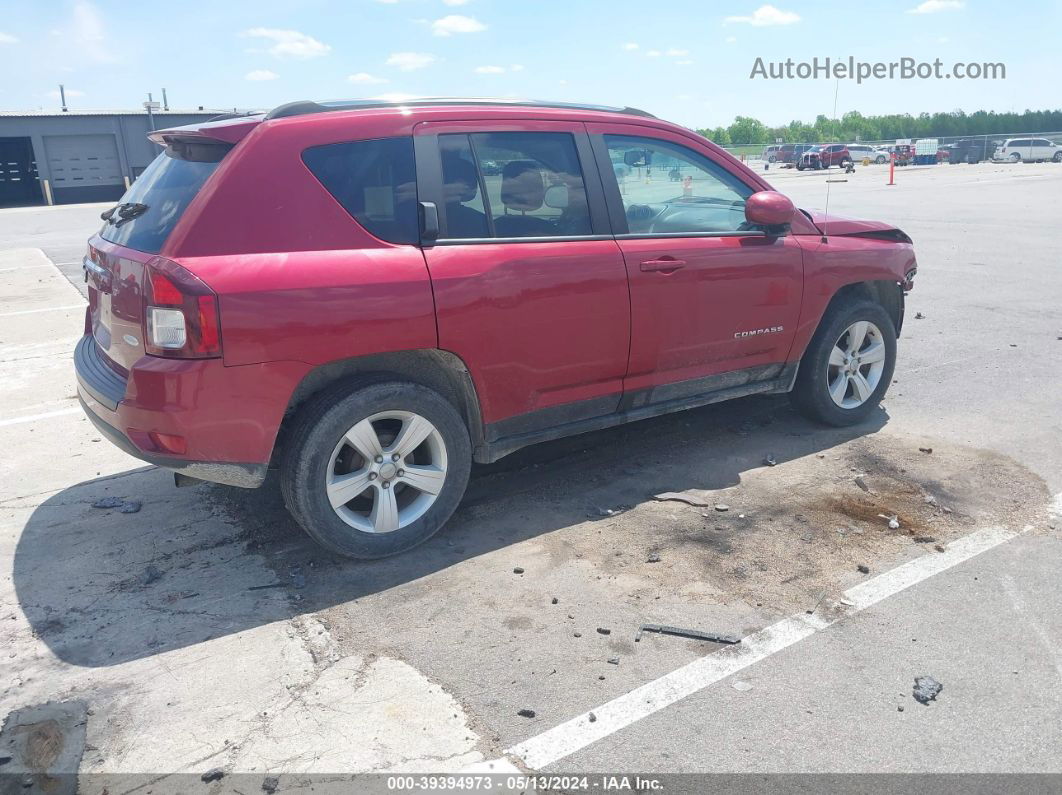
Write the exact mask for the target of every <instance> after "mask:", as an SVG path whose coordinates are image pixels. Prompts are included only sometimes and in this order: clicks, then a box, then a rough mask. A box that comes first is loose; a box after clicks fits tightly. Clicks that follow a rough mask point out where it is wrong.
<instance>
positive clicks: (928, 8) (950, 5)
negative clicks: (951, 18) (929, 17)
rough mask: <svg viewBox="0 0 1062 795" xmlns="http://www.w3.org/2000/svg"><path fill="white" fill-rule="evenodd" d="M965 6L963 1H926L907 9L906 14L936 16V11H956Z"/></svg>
mask: <svg viewBox="0 0 1062 795" xmlns="http://www.w3.org/2000/svg"><path fill="white" fill-rule="evenodd" d="M965 5H966V3H964V2H963V0H926V1H925V2H924V3H922V4H921V5H918V6H915V7H914V8H909V9H907V13H908V14H936V13H937V12H938V11H958V10H959V9H960V8H962V7H963V6H965Z"/></svg>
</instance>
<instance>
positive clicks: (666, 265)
mask: <svg viewBox="0 0 1062 795" xmlns="http://www.w3.org/2000/svg"><path fill="white" fill-rule="evenodd" d="M685 265H686V260H684V259H675V258H674V257H661V258H660V259H651V260H646V261H645V262H643V263H642V264H641V266H640V267H641V269H642V270H643V271H677V270H678V269H679V268H682V267H685Z"/></svg>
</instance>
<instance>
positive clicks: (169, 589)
mask: <svg viewBox="0 0 1062 795" xmlns="http://www.w3.org/2000/svg"><path fill="white" fill-rule="evenodd" d="M767 176H768V179H769V180H770V181H772V183H773V184H774V185H775V186H776V187H777V188H778V189H779V190H781V191H783V192H785V193H787V194H788V195H790V196H791V197H792V198H793V199H794V201H795V202H796V203H797V204H798V206H803V207H808V208H812V207H815V208H823V207H824V206H825V205H826V202H827V190H828V191H829V199H828V201H829V210H830V212H832V213H838V214H841V215H849V216H854V217H866V218H875V219H883V220H888V221H892V222H895V223H897V224H898V225H899V226H900V227H901V228H902V229H904V230H905V231H906V232H908V233H909V234H910V235H911V237H912V238H914V240H915V244H916V250H917V253H918V258H919V264H920V271H919V274H918V277H917V279H916V281H915V290H914V291H913V292H912V294H911V295H910V297H909V299H908V305H907V320H906V322H905V327H904V331H903V335H902V338H901V340H900V354H899V362H898V365H897V369H896V376H895V378H896V383H894V384H893V386H892V389H891V391H890V393H889V394H888V395H887V396H886V400H885V403H884V406H883V408H882V410H881V411H880V412H878V413H877V414H876V415H874V417H873V418H872V420H871V421H870V422H869V423H868V424H867V425H865V426H861V427H858V428H850V429H843V430H837V429H823V428H820V427H817V426H814V425H812V424H810V423H808V422H806V421H805V420H803V419H801V418H799V417H798V416H797V415H796V414H795V413H794V412H793V411H791V410H790V408H789V406H788V404H787V401H786V400H785V398H784V397H781V398H780V397H755V398H748V399H743V400H739V401H734V402H731V403H728V404H722V405H716V406H709V407H706V408H703V409H698V410H694V411H690V412H685V413H682V414H677V415H672V416H669V417H663V418H659V419H656V420H650V421H645V422H642V423H639V424H636V425H632V426H628V427H626V428H619V429H613V430H610V431H605V432H600V433H594V434H589V435H586V436H581V437H577V438H574V439H569V440H564V441H562V442H557V443H552V444H549V445H542V446H539V447H536V448H531V449H528V450H524V451H521V452H519V453H517V454H514V455H513V456H510V457H509V458H506V459H503V460H502V461H500V462H498V463H497V464H494V465H491V466H489V467H480V468H478V470H477V471H476V472H475V473H474V477H473V482H472V484H471V486H470V489H469V492H468V495H467V497H466V499H465V502H464V504H463V505H462V507H461V508H460V509H459V510H458V512H457V514H456V515H455V517H454V518H453V520H451V522H450V524H449V526H448V527H447V528H446V529H445V530H444V531H443V532H442V533H440V534H439V535H438V536H436V538H434V539H433V540H432V541H431V542H429V543H428V544H426V545H424V546H423V547H420V548H418V549H416V550H414V551H413V552H411V553H407V554H406V555H403V556H400V557H397V558H392V559H389V560H385V561H379V562H374V563H351V562H348V561H343V560H340V559H337V558H334V557H331V556H330V555H328V554H327V553H324V552H323V551H321V550H320V549H319V548H317V547H315V546H314V545H313V544H312V543H311V542H310V541H309V540H308V539H307V538H305V537H304V536H303V535H302V534H301V532H300V531H299V530H298V528H297V527H296V526H295V525H294V523H293V522H292V520H291V519H290V518H289V517H288V516H287V514H286V513H285V512H284V510H283V507H282V505H281V503H280V500H279V496H278V493H277V490H276V489H275V488H272V487H267V488H264V489H261V490H258V491H242V490H239V489H230V488H225V487H220V486H208V485H204V486H199V487H196V488H189V489H180V490H178V489H175V488H174V487H173V482H172V477H171V476H170V475H169V474H168V473H166V472H164V471H161V470H158V469H155V468H152V467H147V466H144V465H142V464H141V463H140V462H138V461H136V460H134V459H132V458H130V457H128V456H126V455H125V454H123V453H121V452H120V451H118V450H117V449H115V448H113V447H112V446H111V445H109V444H108V443H106V441H101V440H100V438H99V436H98V434H96V433H95V431H94V429H93V428H92V426H91V425H90V424H89V423H88V422H87V421H86V420H85V419H84V418H83V417H82V415H81V413H80V409H78V408H77V402H76V398H75V390H74V378H73V372H72V365H71V352H72V349H73V344H74V342H75V340H76V339H77V338H78V337H79V336H80V334H81V328H82V315H83V308H82V307H83V303H84V299H83V297H82V296H81V294H80V293H79V290H80V289H81V281H80V275H81V274H80V256H81V250H82V247H83V243H84V240H85V238H87V237H88V236H89V235H90V234H91V233H92V231H93V230H94V229H95V227H96V225H97V224H98V220H97V216H98V213H99V212H100V210H101V209H102V207H101V206H94V205H81V206H70V207H55V208H40V209H18V210H0V285H2V288H3V295H4V299H3V302H2V308H0V368H2V374H3V377H2V378H0V395H2V396H3V400H2V401H0V447H2V449H3V451H4V453H3V460H2V463H0V649H2V652H0V653H2V654H3V655H4V658H5V659H4V660H3V663H2V669H3V671H4V673H5V675H4V676H3V677H2V679H0V716H10V715H13V714H18V715H20V716H21V717H20V718H19V719H20V720H24V722H32V721H38V722H39V720H40V715H39V714H38V713H37V712H34V711H33V710H32V708H36V707H41V705H47V704H49V702H61V703H62V705H63V706H62V708H61V710H60V711H62V710H65V712H62V714H61V715H60V717H59V718H56V720H57V721H58V723H59V725H61V726H63V727H64V734H63V737H64V738H65V739H64V742H66V743H67V746H68V747H69V752H70V753H71V754H74V755H76V757H77V758H78V759H79V760H80V763H79V764H80V770H81V771H82V772H83V773H94V772H104V773H136V774H141V775H147V774H160V775H161V774H169V773H180V772H186V773H201V772H203V771H205V770H206V769H208V768H213V767H222V768H224V769H226V770H229V771H239V772H247V773H256V774H263V775H264V774H266V773H272V774H276V773H285V774H290V775H298V774H306V773H357V772H368V771H388V772H393V771H458V770H463V769H467V768H469V767H470V766H473V765H477V764H481V763H484V762H486V761H491V760H495V761H498V760H500V762H499V764H501V765H503V766H513V765H514V766H515V767H516V768H519V769H525V770H542V771H552V772H586V771H596V772H602V771H628V772H633V771H642V772H664V771H666V772H672V773H676V772H772V773H808V772H816V773H845V772H978V773H1007V772H1062V757H1060V756H1059V753H1058V749H1059V748H1060V747H1062V611H1059V610H1058V605H1059V604H1060V603H1062V580H1060V579H1059V577H1058V571H1059V568H1060V565H1062V499H1060V497H1059V495H1060V493H1062V402H1060V400H1059V390H1060V387H1062V309H1060V307H1062V279H1060V278H1059V275H1058V268H1059V262H1062V242H1060V240H1059V237H1058V217H1057V216H1058V198H1059V196H1060V195H1062V165H1059V164H1053V163H1047V164H1042V165H1033V164H1018V165H1011V164H999V165H994V164H981V165H976V166H966V165H963V166H939V167H926V168H907V169H898V170H897V184H896V185H893V186H887V185H886V184H885V182H886V180H887V168H882V167H873V166H872V167H866V168H863V167H859V168H857V170H856V173H855V174H851V175H845V174H843V173H842V172H840V170H838V169H831V170H830V171H828V172H796V171H793V170H781V171H779V170H774V169H772V170H771V171H770V172H769V173H768V175H767ZM927 451H930V452H927ZM768 457H770V458H771V459H772V460H773V461H775V462H776V465H772V466H767V465H766V464H765V459H767V458H768ZM687 490H693V492H692V493H693V495H694V496H695V497H697V498H698V499H695V500H694V502H700V503H703V504H698V505H691V504H689V503H688V502H678V501H670V500H668V501H661V500H655V499H653V495H656V494H660V493H663V492H682V491H687ZM104 497H117V498H120V500H121V501H123V502H121V503H120V504H121V505H129V504H130V501H134V504H135V503H139V504H140V506H141V507H140V508H139V510H136V511H135V512H130V513H122V512H121V509H120V507H113V508H95V507H93V503H94V502H96V501H98V500H100V499H101V498H104ZM719 504H725V505H726V506H728V510H726V511H719V510H716V508H715V506H716V505H719ZM129 510H131V509H129ZM882 515H884V516H886V517H887V516H893V515H894V516H896V517H897V519H898V522H899V524H900V527H899V528H891V529H890V527H889V526H888V522H887V519H883V518H882ZM862 569H866V571H863V570H862ZM518 570H519V573H518ZM645 623H655V624H666V625H675V626H680V627H696V628H699V629H702V630H705V631H708V632H717V633H722V634H728V635H736V636H739V637H742V638H744V640H743V642H742V643H740V644H737V645H732V646H730V645H728V646H724V645H721V644H717V643H709V642H704V641H695V640H689V639H685V638H679V637H672V636H664V635H655V634H652V635H643V636H642V637H641V638H640V639H639V638H638V629H639V627H640V626H641V625H642V624H645ZM918 676H932V677H934V678H936V679H937V680H939V681H940V682H941V683H943V685H944V689H943V691H942V692H941V694H940V695H939V697H938V698H937V699H936V701H933V702H930V703H929V704H928V705H923V704H920V703H918V702H916V701H915V700H914V699H913V698H912V685H913V683H914V679H915V677H918ZM41 708H42V709H45V708H44V707H41ZM48 709H52V710H53V711H54V710H56V709H60V708H59V707H56V706H55V705H54V704H53V705H52V707H49V708H48ZM520 710H533V712H534V716H533V717H522V716H520V715H518V714H517V713H518V711H520ZM19 711H23V712H19ZM45 712H47V709H45ZM56 714H58V713H56ZM9 721H10V717H9ZM9 725H12V724H10V722H9ZM72 727H80V729H78V730H77V731H74V730H73V728H72ZM66 728H70V731H66ZM79 732H80V733H79ZM2 753H3V749H2V748H0V756H2ZM499 769H501V768H499Z"/></svg>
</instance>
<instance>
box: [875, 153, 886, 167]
mask: <svg viewBox="0 0 1062 795" xmlns="http://www.w3.org/2000/svg"><path fill="white" fill-rule="evenodd" d="M874 162H875V163H877V164H878V165H879V166H883V165H885V164H886V163H888V162H889V159H888V158H887V157H885V156H884V155H878V156H877V158H875V160H874Z"/></svg>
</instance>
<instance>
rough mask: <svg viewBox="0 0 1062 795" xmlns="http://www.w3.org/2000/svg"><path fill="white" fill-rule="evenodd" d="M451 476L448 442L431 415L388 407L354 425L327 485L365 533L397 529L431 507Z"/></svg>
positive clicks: (335, 503)
mask: <svg viewBox="0 0 1062 795" xmlns="http://www.w3.org/2000/svg"><path fill="white" fill-rule="evenodd" d="M445 480H446V445H445V443H444V442H443V438H442V434H440V433H439V430H438V428H436V427H435V426H434V425H433V424H432V423H431V422H430V421H429V420H427V419H425V418H424V417H422V416H421V415H419V414H415V413H413V412H411V411H384V412H380V413H378V414H373V415H372V416H370V417H367V418H365V419H363V420H362V421H361V422H359V423H357V424H356V425H355V426H354V427H352V428H351V429H350V430H348V431H347V432H346V433H345V434H344V435H343V438H342V439H341V440H340V441H339V444H337V445H336V447H335V449H334V450H333V451H332V457H331V459H330V460H329V463H328V469H327V471H326V473H325V490H326V492H327V495H328V501H329V503H330V504H331V505H332V509H333V510H334V511H335V512H336V514H337V515H338V516H339V518H340V519H342V520H343V521H344V522H346V523H347V524H348V525H350V526H351V527H353V528H355V529H357V530H360V531H362V532H365V533H391V532H394V531H395V530H400V529H401V528H403V527H406V526H408V525H410V524H411V523H413V522H415V521H416V520H417V519H419V518H420V517H421V516H423V515H424V514H425V512H426V511H427V510H428V509H429V508H431V506H432V505H433V504H434V503H435V501H436V499H437V498H438V496H439V492H440V491H442V487H443V483H444V482H445Z"/></svg>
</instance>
